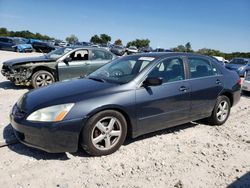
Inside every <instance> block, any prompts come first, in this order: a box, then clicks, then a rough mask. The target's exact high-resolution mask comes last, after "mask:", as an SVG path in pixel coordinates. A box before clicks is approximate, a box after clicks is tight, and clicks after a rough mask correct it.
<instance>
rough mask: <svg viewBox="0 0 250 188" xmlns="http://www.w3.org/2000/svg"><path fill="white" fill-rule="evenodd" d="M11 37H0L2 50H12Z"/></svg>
mask: <svg viewBox="0 0 250 188" xmlns="http://www.w3.org/2000/svg"><path fill="white" fill-rule="evenodd" d="M10 41H11V40H10V39H8V38H4V37H3V38H0V44H1V49H2V50H11V43H10Z"/></svg>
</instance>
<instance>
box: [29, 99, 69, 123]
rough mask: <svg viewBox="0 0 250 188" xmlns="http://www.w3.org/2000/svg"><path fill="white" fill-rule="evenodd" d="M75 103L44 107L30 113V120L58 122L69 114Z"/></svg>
mask: <svg viewBox="0 0 250 188" xmlns="http://www.w3.org/2000/svg"><path fill="white" fill-rule="evenodd" d="M73 106H74V103H68V104H61V105H56V106H50V107H47V108H42V109H40V110H37V111H35V112H33V113H32V114H30V115H29V116H28V118H27V120H28V121H42V122H58V121H62V120H63V118H64V117H65V116H66V115H67V114H68V112H69V111H70V109H71V108H72V107H73Z"/></svg>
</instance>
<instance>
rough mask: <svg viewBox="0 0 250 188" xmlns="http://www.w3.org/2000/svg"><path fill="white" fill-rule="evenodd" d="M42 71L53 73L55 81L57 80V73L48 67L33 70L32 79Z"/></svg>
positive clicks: (38, 67)
mask: <svg viewBox="0 0 250 188" xmlns="http://www.w3.org/2000/svg"><path fill="white" fill-rule="evenodd" d="M41 70H43V71H48V72H49V73H51V74H52V75H53V76H54V79H55V80H57V77H56V74H55V73H56V72H55V71H54V70H53V69H51V68H49V67H46V66H37V67H35V68H34V69H33V70H32V75H31V77H32V76H33V74H35V73H36V72H37V71H41Z"/></svg>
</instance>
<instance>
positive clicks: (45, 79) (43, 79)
mask: <svg viewBox="0 0 250 188" xmlns="http://www.w3.org/2000/svg"><path fill="white" fill-rule="evenodd" d="M54 82H55V78H54V76H53V75H52V74H51V73H50V72H48V71H45V70H40V71H37V72H35V73H34V74H33V75H32V78H31V84H32V86H33V87H34V88H38V87H43V86H47V85H49V84H52V83H54Z"/></svg>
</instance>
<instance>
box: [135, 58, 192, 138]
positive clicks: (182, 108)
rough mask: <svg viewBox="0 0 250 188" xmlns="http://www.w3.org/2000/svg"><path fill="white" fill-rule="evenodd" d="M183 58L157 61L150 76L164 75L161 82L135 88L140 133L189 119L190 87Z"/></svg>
mask: <svg viewBox="0 0 250 188" xmlns="http://www.w3.org/2000/svg"><path fill="white" fill-rule="evenodd" d="M184 70H185V69H184V61H183V59H182V58H181V57H171V58H167V59H165V60H163V61H161V62H160V63H158V64H157V65H156V66H155V67H154V68H153V70H152V71H151V72H150V73H149V74H148V76H147V77H161V78H163V83H162V85H159V86H150V87H144V86H141V87H139V88H138V89H136V110H137V118H138V122H137V125H138V127H137V128H138V132H141V133H148V132H152V131H155V130H159V129H163V128H167V127H171V126H174V125H177V124H181V123H183V122H186V120H187V119H188V116H189V111H190V86H189V83H188V82H187V80H186V79H185V71H184Z"/></svg>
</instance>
